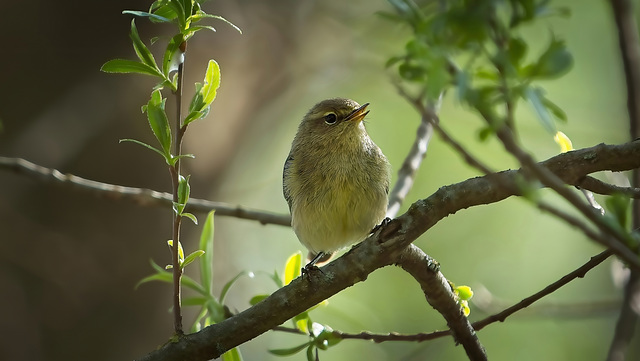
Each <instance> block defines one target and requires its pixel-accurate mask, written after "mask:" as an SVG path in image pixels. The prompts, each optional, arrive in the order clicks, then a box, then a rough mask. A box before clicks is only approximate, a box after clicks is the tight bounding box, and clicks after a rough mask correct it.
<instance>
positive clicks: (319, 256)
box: [283, 98, 390, 270]
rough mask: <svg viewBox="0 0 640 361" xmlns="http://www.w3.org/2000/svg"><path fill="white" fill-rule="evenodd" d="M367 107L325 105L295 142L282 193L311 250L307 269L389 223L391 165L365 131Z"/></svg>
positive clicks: (313, 113)
mask: <svg viewBox="0 0 640 361" xmlns="http://www.w3.org/2000/svg"><path fill="white" fill-rule="evenodd" d="M367 106H369V103H366V104H364V105H362V106H360V105H359V104H358V103H356V102H355V101H353V100H350V99H343V98H334V99H328V100H324V101H321V102H320V103H318V104H316V105H315V106H314V107H313V108H311V110H309V112H308V113H307V114H306V115H305V116H304V118H303V119H302V122H301V123H300V126H299V127H298V132H297V134H296V136H295V138H294V139H293V143H292V145H291V151H290V152H289V156H288V157H287V161H286V162H285V164H284V172H283V193H284V198H285V199H286V200H287V203H288V204H289V210H290V211H291V225H292V227H293V230H294V231H295V233H296V235H297V236H298V239H299V240H300V242H301V243H302V244H303V245H304V246H305V247H306V248H307V249H308V250H309V255H308V259H309V260H310V262H309V263H308V264H307V266H306V267H305V269H306V270H308V269H310V268H311V267H314V265H315V264H316V263H317V262H321V263H322V262H326V261H328V260H329V259H330V258H331V256H332V255H333V253H334V252H335V251H338V250H340V249H341V248H344V247H347V246H350V245H352V244H354V243H357V242H360V241H362V240H363V239H364V238H366V237H367V236H368V235H369V233H371V231H372V229H373V228H374V227H375V226H376V225H378V224H379V223H380V222H381V221H382V220H383V219H384V218H385V213H386V211H387V202H388V194H389V182H390V165H389V161H388V160H387V158H386V157H385V156H384V154H382V151H381V150H380V148H379V147H378V146H377V145H376V144H375V143H374V142H373V140H371V138H370V137H369V135H368V134H367V131H366V129H365V127H364V124H363V120H364V118H365V116H366V115H367V114H369V111H367Z"/></svg>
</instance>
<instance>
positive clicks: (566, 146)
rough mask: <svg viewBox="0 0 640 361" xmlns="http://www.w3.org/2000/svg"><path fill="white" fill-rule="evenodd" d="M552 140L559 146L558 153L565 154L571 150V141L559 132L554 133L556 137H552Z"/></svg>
mask: <svg viewBox="0 0 640 361" xmlns="http://www.w3.org/2000/svg"><path fill="white" fill-rule="evenodd" d="M553 140H554V141H555V142H556V143H557V144H558V145H559V146H560V153H565V152H568V151H570V150H573V144H571V139H569V137H567V135H566V134H564V133H563V132H561V131H558V132H556V135H554V136H553Z"/></svg>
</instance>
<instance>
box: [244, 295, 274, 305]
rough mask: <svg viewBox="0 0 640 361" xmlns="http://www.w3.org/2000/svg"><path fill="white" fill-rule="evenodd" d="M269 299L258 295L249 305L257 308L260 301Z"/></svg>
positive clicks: (252, 298)
mask: <svg viewBox="0 0 640 361" xmlns="http://www.w3.org/2000/svg"><path fill="white" fill-rule="evenodd" d="M267 297H269V295H256V296H253V297H251V299H250V300H249V304H250V305H251V306H255V305H256V304H258V303H259V302H260V301H262V300H264V299H265V298H267Z"/></svg>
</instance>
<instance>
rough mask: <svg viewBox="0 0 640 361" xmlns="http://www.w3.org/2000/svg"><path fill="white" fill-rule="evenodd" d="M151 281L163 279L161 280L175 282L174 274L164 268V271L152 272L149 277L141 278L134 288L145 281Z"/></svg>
mask: <svg viewBox="0 0 640 361" xmlns="http://www.w3.org/2000/svg"><path fill="white" fill-rule="evenodd" d="M151 281H161V282H166V283H173V275H172V274H171V272H167V271H165V270H162V273H155V274H152V275H151V276H147V277H145V278H143V279H141V280H140V281H138V283H136V285H135V287H134V289H137V288H138V287H140V285H141V284H143V283H147V282H151Z"/></svg>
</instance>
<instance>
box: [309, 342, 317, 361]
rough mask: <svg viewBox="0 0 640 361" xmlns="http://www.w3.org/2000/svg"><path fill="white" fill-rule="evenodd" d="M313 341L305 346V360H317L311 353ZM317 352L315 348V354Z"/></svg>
mask: <svg viewBox="0 0 640 361" xmlns="http://www.w3.org/2000/svg"><path fill="white" fill-rule="evenodd" d="M313 349H314V347H313V343H310V344H309V347H307V361H318V360H316V357H314V355H313ZM317 353H318V351H317V350H316V354H317Z"/></svg>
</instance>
